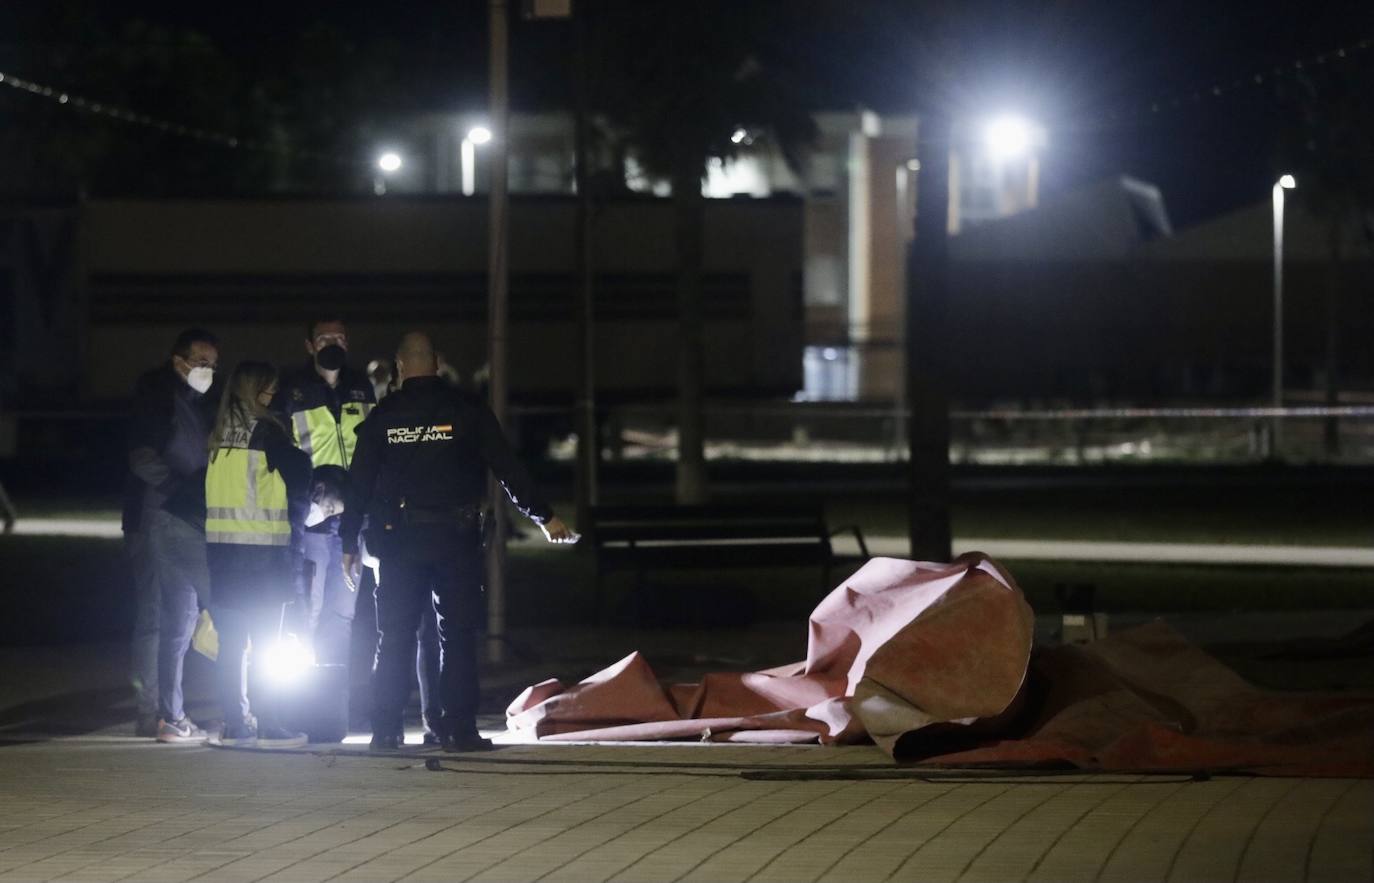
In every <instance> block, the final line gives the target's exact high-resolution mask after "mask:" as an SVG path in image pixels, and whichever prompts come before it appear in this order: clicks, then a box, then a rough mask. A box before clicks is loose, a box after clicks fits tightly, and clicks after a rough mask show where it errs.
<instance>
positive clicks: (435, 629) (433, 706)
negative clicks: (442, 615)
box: [415, 608, 443, 730]
mask: <svg viewBox="0 0 1374 883" xmlns="http://www.w3.org/2000/svg"><path fill="white" fill-rule="evenodd" d="M418 638H419V641H420V645H419V647H417V648H416V650H415V680H417V681H419V683H420V714H422V715H424V719H425V725H426V726H427V727H429V728H430V729H431V730H433V729H434V728H435V727H437V726H439V720H440V718H442V717H443V710H442V708H441V707H440V706H441V703H440V700H439V618H438V616H437V615H436V614H435V613H434V610H433V609H432V608H431V609H429V610H426V611H425V612H424V614H423V617H422V618H421V620H420V634H419V635H418Z"/></svg>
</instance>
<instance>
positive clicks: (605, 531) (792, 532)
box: [590, 503, 829, 545]
mask: <svg viewBox="0 0 1374 883" xmlns="http://www.w3.org/2000/svg"><path fill="white" fill-rule="evenodd" d="M590 514H591V517H592V524H593V530H592V535H593V536H594V537H595V539H596V543H597V545H603V544H605V543H623V542H626V541H631V540H634V541H640V540H750V539H760V540H768V539H782V538H799V539H800V538H809V539H811V540H814V541H816V542H826V543H828V542H829V532H828V530H827V529H826V525H825V512H824V509H823V508H821V507H820V506H815V505H808V504H805V503H803V504H773V503H768V504H716V503H708V504H703V505H693V506H596V507H593V508H592V510H591V513H590Z"/></svg>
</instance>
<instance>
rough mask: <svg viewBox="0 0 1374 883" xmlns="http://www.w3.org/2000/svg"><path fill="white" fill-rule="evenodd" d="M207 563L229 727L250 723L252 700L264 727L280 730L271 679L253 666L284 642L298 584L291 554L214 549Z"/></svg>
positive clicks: (219, 677) (222, 705) (253, 548)
mask: <svg viewBox="0 0 1374 883" xmlns="http://www.w3.org/2000/svg"><path fill="white" fill-rule="evenodd" d="M207 557H208V559H209V567H210V582H211V585H212V586H213V587H214V598H215V603H214V605H213V616H214V619H215V631H217V632H219V658H218V659H216V660H215V669H216V672H215V680H216V686H217V688H218V693H219V702H220V709H221V711H222V712H223V713H224V721H225V724H226V725H229V724H235V723H240V722H243V721H245V720H246V719H247V717H248V714H249V711H250V699H251V711H252V712H253V713H254V714H255V715H256V716H257V717H258V722H259V724H260V725H261V726H264V727H273V726H278V725H280V724H281V720H280V719H279V717H278V715H277V713H276V712H277V711H278V709H276V708H274V707H272V705H271V700H270V699H269V698H268V697H269V696H270V695H271V693H272V690H271V689H270V688H268V685H267V684H266V683H265V682H264V676H265V673H264V672H263V671H262V666H260V665H253V664H252V663H253V661H254V657H255V656H257V654H261V653H264V652H266V651H267V649H268V648H269V647H272V646H273V645H274V644H276V643H277V641H278V639H279V638H280V636H281V631H282V609H283V600H282V599H283V598H286V597H289V592H290V589H291V584H292V575H291V556H290V553H288V552H287V551H286V549H284V548H276V547H257V546H235V545H224V544H220V543H211V544H210V546H209V554H208V556H207ZM250 641H251V642H252V650H251V651H250V650H249V642H250ZM257 658H260V657H257Z"/></svg>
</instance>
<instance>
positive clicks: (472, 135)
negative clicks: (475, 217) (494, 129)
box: [460, 126, 491, 196]
mask: <svg viewBox="0 0 1374 883" xmlns="http://www.w3.org/2000/svg"><path fill="white" fill-rule="evenodd" d="M490 140H491V129H488V128H487V127H486V126H473V127H472V128H471V129H468V133H467V135H465V136H464V137H463V144H462V149H461V151H460V153H461V157H462V172H463V195H464V196H471V195H472V194H474V193H476V192H477V148H478V147H480V146H481V145H483V144H486V143H487V142H488V141H490Z"/></svg>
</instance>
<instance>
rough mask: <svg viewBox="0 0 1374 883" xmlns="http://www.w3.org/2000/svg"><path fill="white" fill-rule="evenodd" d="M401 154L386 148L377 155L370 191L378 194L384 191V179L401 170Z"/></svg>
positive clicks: (380, 194)
mask: <svg viewBox="0 0 1374 883" xmlns="http://www.w3.org/2000/svg"><path fill="white" fill-rule="evenodd" d="M402 165H403V163H402V162H401V155H400V154H399V153H397V152H396V151H394V150H388V151H386V152H384V153H381V154H378V156H377V173H376V174H375V175H373V176H372V192H373V193H375V194H377V195H378V196H382V195H384V194H385V193H386V179H387V178H389V177H390V176H392V175H394V174H396V173H397V172H399V171H400V170H401V166H402Z"/></svg>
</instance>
